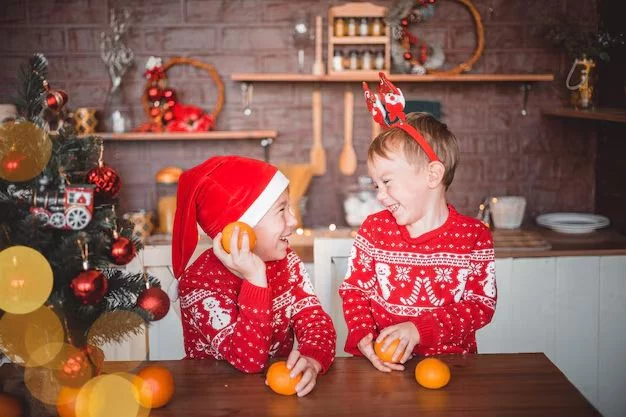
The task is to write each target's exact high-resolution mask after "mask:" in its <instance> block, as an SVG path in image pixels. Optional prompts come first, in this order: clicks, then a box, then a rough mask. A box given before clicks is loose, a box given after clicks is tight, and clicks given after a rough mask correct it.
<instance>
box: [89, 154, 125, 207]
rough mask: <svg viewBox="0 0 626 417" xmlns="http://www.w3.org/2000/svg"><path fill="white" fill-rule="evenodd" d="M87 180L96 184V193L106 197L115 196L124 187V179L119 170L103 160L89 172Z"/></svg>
mask: <svg viewBox="0 0 626 417" xmlns="http://www.w3.org/2000/svg"><path fill="white" fill-rule="evenodd" d="M87 182H88V183H89V184H93V185H95V186H96V189H95V192H96V195H98V196H100V197H105V198H115V197H116V196H117V194H118V193H119V192H120V188H121V187H122V180H121V179H120V176H119V175H118V174H117V172H116V171H115V170H114V169H113V168H111V167H109V166H106V165H104V163H103V162H102V161H100V163H99V166H97V167H96V168H93V169H92V170H91V171H89V172H88V173H87Z"/></svg>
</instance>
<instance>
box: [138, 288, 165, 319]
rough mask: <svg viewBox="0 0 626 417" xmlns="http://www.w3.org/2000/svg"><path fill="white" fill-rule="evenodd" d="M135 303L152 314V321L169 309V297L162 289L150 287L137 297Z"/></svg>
mask: <svg viewBox="0 0 626 417" xmlns="http://www.w3.org/2000/svg"><path fill="white" fill-rule="evenodd" d="M137 305H138V306H139V307H141V308H143V309H144V310H146V311H147V312H149V313H151V314H152V321H157V320H161V319H162V318H163V317H165V315H166V314H167V312H168V311H169V309H170V298H169V297H168V296H167V294H166V293H165V291H163V290H162V289H160V288H158V287H151V288H148V289H147V290H145V291H144V292H142V293H141V294H140V295H139V297H137Z"/></svg>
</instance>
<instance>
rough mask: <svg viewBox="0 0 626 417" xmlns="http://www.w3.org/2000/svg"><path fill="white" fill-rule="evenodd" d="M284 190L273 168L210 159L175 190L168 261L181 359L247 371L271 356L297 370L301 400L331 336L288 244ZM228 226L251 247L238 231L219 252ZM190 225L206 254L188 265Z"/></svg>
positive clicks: (326, 358)
mask: <svg viewBox="0 0 626 417" xmlns="http://www.w3.org/2000/svg"><path fill="white" fill-rule="evenodd" d="M288 184H289V180H288V179H287V178H286V177H285V176H284V175H283V174H282V173H281V172H280V171H279V170H278V169H277V168H276V167H274V166H272V165H270V164H267V163H264V162H262V161H258V160H255V159H249V158H243V157H238V156H218V157H213V158H210V159H208V160H207V161H205V162H204V163H202V164H200V165H198V166H196V167H193V168H191V169H189V170H187V171H185V172H184V173H183V174H182V175H181V177H180V179H179V183H178V194H177V209H176V215H175V219H174V229H173V240H172V261H173V267H174V274H175V276H176V278H177V279H178V280H179V289H178V292H179V295H180V306H181V313H182V323H183V335H184V339H185V340H184V342H185V352H186V353H187V357H188V358H194V359H198V358H215V359H220V360H226V361H228V362H229V363H230V364H232V365H233V366H234V367H235V368H237V369H239V370H240V371H243V372H246V373H252V372H260V371H262V370H263V369H264V367H265V366H266V365H267V363H268V359H269V358H271V357H280V356H288V359H287V367H288V368H289V369H290V370H291V375H292V376H295V375H297V374H298V373H302V379H301V381H300V382H299V383H298V385H297V386H296V391H297V394H298V396H303V395H306V394H308V393H309V392H310V391H311V390H312V389H313V387H314V386H315V382H316V378H317V375H318V373H320V372H321V373H324V372H326V370H328V368H329V367H330V365H331V363H332V361H333V359H334V356H335V339H336V333H335V329H334V327H333V324H332V320H331V319H330V317H329V316H328V314H326V313H325V312H324V311H323V310H322V307H321V305H320V302H319V299H318V298H317V296H316V295H315V294H314V291H313V286H312V284H311V281H310V279H309V277H308V274H307V272H306V270H305V267H304V264H303V263H302V261H301V260H300V259H299V257H298V256H297V255H296V254H295V252H293V251H292V250H291V248H290V247H289V242H288V241H287V237H288V236H289V235H290V234H291V232H292V229H293V227H294V226H295V225H296V219H295V218H294V216H293V214H292V213H291V211H290V209H289V205H288V188H287V187H288ZM234 221H240V222H244V223H247V224H248V225H250V226H251V227H253V228H254V232H255V235H256V238H257V243H256V246H255V247H254V248H253V250H250V249H249V241H250V239H249V236H247V233H245V232H243V239H242V245H241V248H238V247H237V240H238V237H239V233H242V232H241V231H240V230H239V228H235V231H234V232H233V236H232V241H231V242H232V244H231V253H227V252H226V251H225V250H224V249H223V247H222V244H221V237H222V233H221V231H222V230H223V228H224V227H225V226H226V225H227V224H229V223H231V222H234ZM196 224H198V225H200V227H201V228H202V230H204V232H205V233H206V234H207V235H208V236H209V237H211V238H212V239H213V249H209V250H207V251H205V252H204V253H203V254H202V255H200V257H199V258H198V259H197V260H196V261H195V262H194V263H193V264H192V265H190V266H189V267H187V263H188V262H189V259H190V258H191V256H192V254H193V252H194V250H195V248H196V244H197V242H198V233H197V226H196ZM294 334H295V338H296V339H297V341H298V348H297V349H293V344H294Z"/></svg>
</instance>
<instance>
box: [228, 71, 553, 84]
mask: <svg viewBox="0 0 626 417" xmlns="http://www.w3.org/2000/svg"><path fill="white" fill-rule="evenodd" d="M387 76H388V78H389V79H390V80H391V81H392V82H406V83H420V82H421V83H428V82H545V81H554V75H552V74H461V75H437V74H428V75H411V74H388V75H387ZM230 78H231V79H232V80H233V81H243V82H303V83H306V82H317V83H330V82H361V81H367V82H378V75H377V74H372V73H366V74H355V73H354V72H351V73H349V74H333V75H313V74H297V73H278V72H277V73H234V74H232V75H231V77H230Z"/></svg>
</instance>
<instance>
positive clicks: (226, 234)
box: [222, 222, 256, 253]
mask: <svg viewBox="0 0 626 417" xmlns="http://www.w3.org/2000/svg"><path fill="white" fill-rule="evenodd" d="M235 226H239V239H238V240H237V247H239V249H241V242H242V239H243V232H247V233H248V239H249V242H250V250H252V249H254V245H255V244H256V235H255V234H254V229H252V227H250V226H249V225H247V224H246V223H244V222H232V223H229V224H227V225H226V227H224V230H222V247H223V248H224V250H225V251H226V253H230V239H231V237H232V236H233V230H234V229H235Z"/></svg>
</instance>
